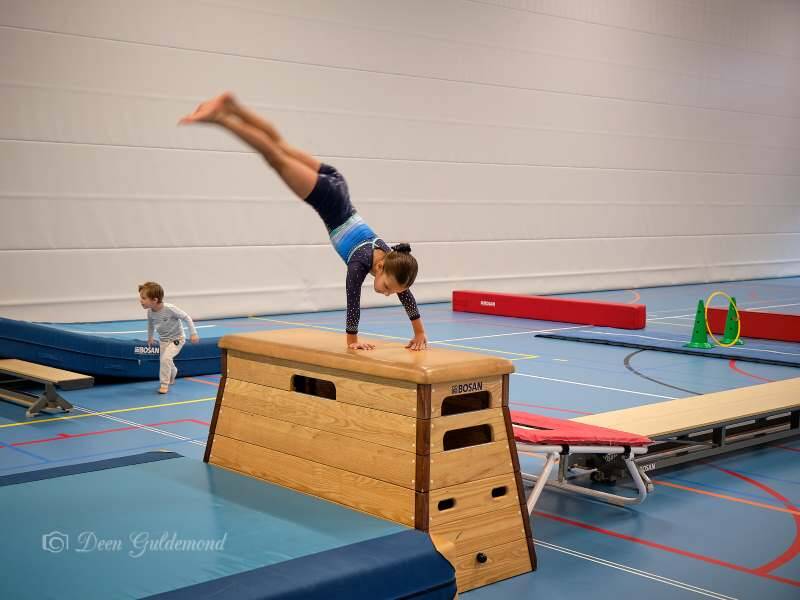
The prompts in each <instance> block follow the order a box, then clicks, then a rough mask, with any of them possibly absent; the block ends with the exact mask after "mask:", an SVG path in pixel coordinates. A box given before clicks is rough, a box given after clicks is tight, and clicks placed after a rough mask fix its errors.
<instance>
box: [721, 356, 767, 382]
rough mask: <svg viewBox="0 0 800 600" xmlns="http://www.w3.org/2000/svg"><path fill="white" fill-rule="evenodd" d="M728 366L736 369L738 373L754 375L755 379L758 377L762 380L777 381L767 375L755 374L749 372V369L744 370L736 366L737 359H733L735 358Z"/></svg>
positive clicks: (747, 375) (748, 375) (746, 375)
mask: <svg viewBox="0 0 800 600" xmlns="http://www.w3.org/2000/svg"><path fill="white" fill-rule="evenodd" d="M728 366H729V367H730V368H731V369H733V370H734V371H736V372H737V373H739V374H740V375H744V376H745V377H752V378H753V379H758V380H760V381H775V380H774V379H767V378H766V377H759V376H758V375H753V374H752V373H748V372H747V371H743V370H742V369H740V368H739V367H737V366H736V360H735V359H733V358H732V359H731V360H730V362H729V363H728Z"/></svg>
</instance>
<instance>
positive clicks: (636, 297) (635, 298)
mask: <svg viewBox="0 0 800 600" xmlns="http://www.w3.org/2000/svg"><path fill="white" fill-rule="evenodd" d="M628 291H629V292H632V293H633V300H631V301H630V302H626V304H636V303H637V302H639V300H641V299H642V295H641V294H640V293H639V292H637V291H636V290H628Z"/></svg>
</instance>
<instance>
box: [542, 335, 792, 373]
mask: <svg viewBox="0 0 800 600" xmlns="http://www.w3.org/2000/svg"><path fill="white" fill-rule="evenodd" d="M536 337H540V338H547V339H552V340H566V341H569V342H585V343H589V344H606V345H608V346H621V347H625V348H639V349H642V350H657V351H659V352H675V353H678V354H690V355H693V356H706V357H709V358H723V359H726V360H731V359H734V360H740V361H744V362H756V363H763V364H768V365H783V366H787V367H800V344H792V343H787V342H767V341H764V340H754V339H744V338H743V341H744V345H743V346H734V347H732V348H720V347H715V348H712V349H710V350H700V349H694V348H684V347H683V345H684V344H685V343H686V342H687V341H688V335H687V333H686V332H681V333H679V334H676V333H672V332H665V331H647V330H645V331H642V332H640V333H629V332H624V331H619V330H617V329H600V328H595V329H589V330H583V329H579V330H575V331H567V332H563V333H558V334H555V333H540V334H538V335H537V336H536Z"/></svg>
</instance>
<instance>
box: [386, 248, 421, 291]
mask: <svg viewBox="0 0 800 600" xmlns="http://www.w3.org/2000/svg"><path fill="white" fill-rule="evenodd" d="M418 269H419V267H418V265H417V259H416V258H414V257H413V256H411V245H410V244H406V243H405V242H403V243H400V244H395V245H394V246H392V251H391V252H389V253H388V254H387V255H386V257H385V258H384V259H383V272H384V273H385V274H386V275H388V276H389V277H391V278H392V279H394V280H395V281H396V282H397V284H398V285H399V286H401V287H402V288H404V289H408V288H410V287H411V284H413V283H414V280H415V279H416V278H417V270H418Z"/></svg>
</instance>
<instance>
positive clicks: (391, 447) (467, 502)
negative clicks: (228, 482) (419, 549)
mask: <svg viewBox="0 0 800 600" xmlns="http://www.w3.org/2000/svg"><path fill="white" fill-rule="evenodd" d="M220 347H221V348H222V349H223V358H222V361H223V362H222V381H221V383H220V386H219V393H218V396H217V402H216V406H215V409H214V416H213V419H212V423H211V429H210V431H209V438H208V445H207V447H206V454H205V461H206V462H210V463H213V464H215V465H218V466H221V467H225V468H227V469H231V470H234V471H236V472H238V473H243V474H246V475H249V476H252V477H256V478H259V479H263V480H265V481H269V482H272V483H277V484H279V485H283V486H286V487H289V488H292V489H295V490H298V491H301V492H304V493H307V494H311V495H313V496H317V497H320V498H324V499H326V500H330V501H333V502H337V503H339V504H342V505H345V506H348V507H351V508H354V509H357V510H361V511H364V512H366V513H369V514H372V515H376V516H379V517H383V518H385V519H389V520H391V521H395V522H397V523H403V524H405V525H409V526H411V527H415V528H417V529H420V530H423V531H428V532H429V533H430V534H431V536H432V538H433V539H434V541H436V542H437V545H440V546H442V547H444V546H445V545H446V546H447V547H448V551H447V552H446V555H447V557H448V559H450V560H451V562H453V563H454V566H455V567H456V575H457V578H458V588H459V591H466V590H469V589H472V588H475V587H479V586H482V585H486V584H488V583H492V582H494V581H498V580H501V579H505V578H507V577H512V576H514V575H519V574H521V573H525V572H528V571H530V570H532V569H535V568H536V556H535V553H534V548H533V540H532V537H531V528H530V523H529V521H528V516H527V510H526V509H525V493H524V490H523V488H522V479H521V476H520V468H519V463H518V460H517V453H516V449H515V445H514V436H513V433H512V430H511V421H510V417H509V412H508V376H509V374H510V373H511V372H513V370H514V367H513V365H512V364H511V362H509V361H508V360H505V359H499V358H495V357H490V356H483V355H480V354H474V353H468V352H458V351H453V350H444V349H439V348H435V349H430V350H427V351H424V352H412V351H409V350H407V349H405V348H404V347H403V345H401V344H397V343H381V344H380V345H379V346H378V348H376V349H375V350H372V351H369V352H366V351H354V350H349V349H348V348H347V347H346V345H345V343H344V336H343V335H342V334H335V333H329V332H322V331H316V330H311V329H284V330H277V331H264V332H257V333H251V334H242V335H229V336H225V337H223V338H222V339H221V340H220Z"/></svg>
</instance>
